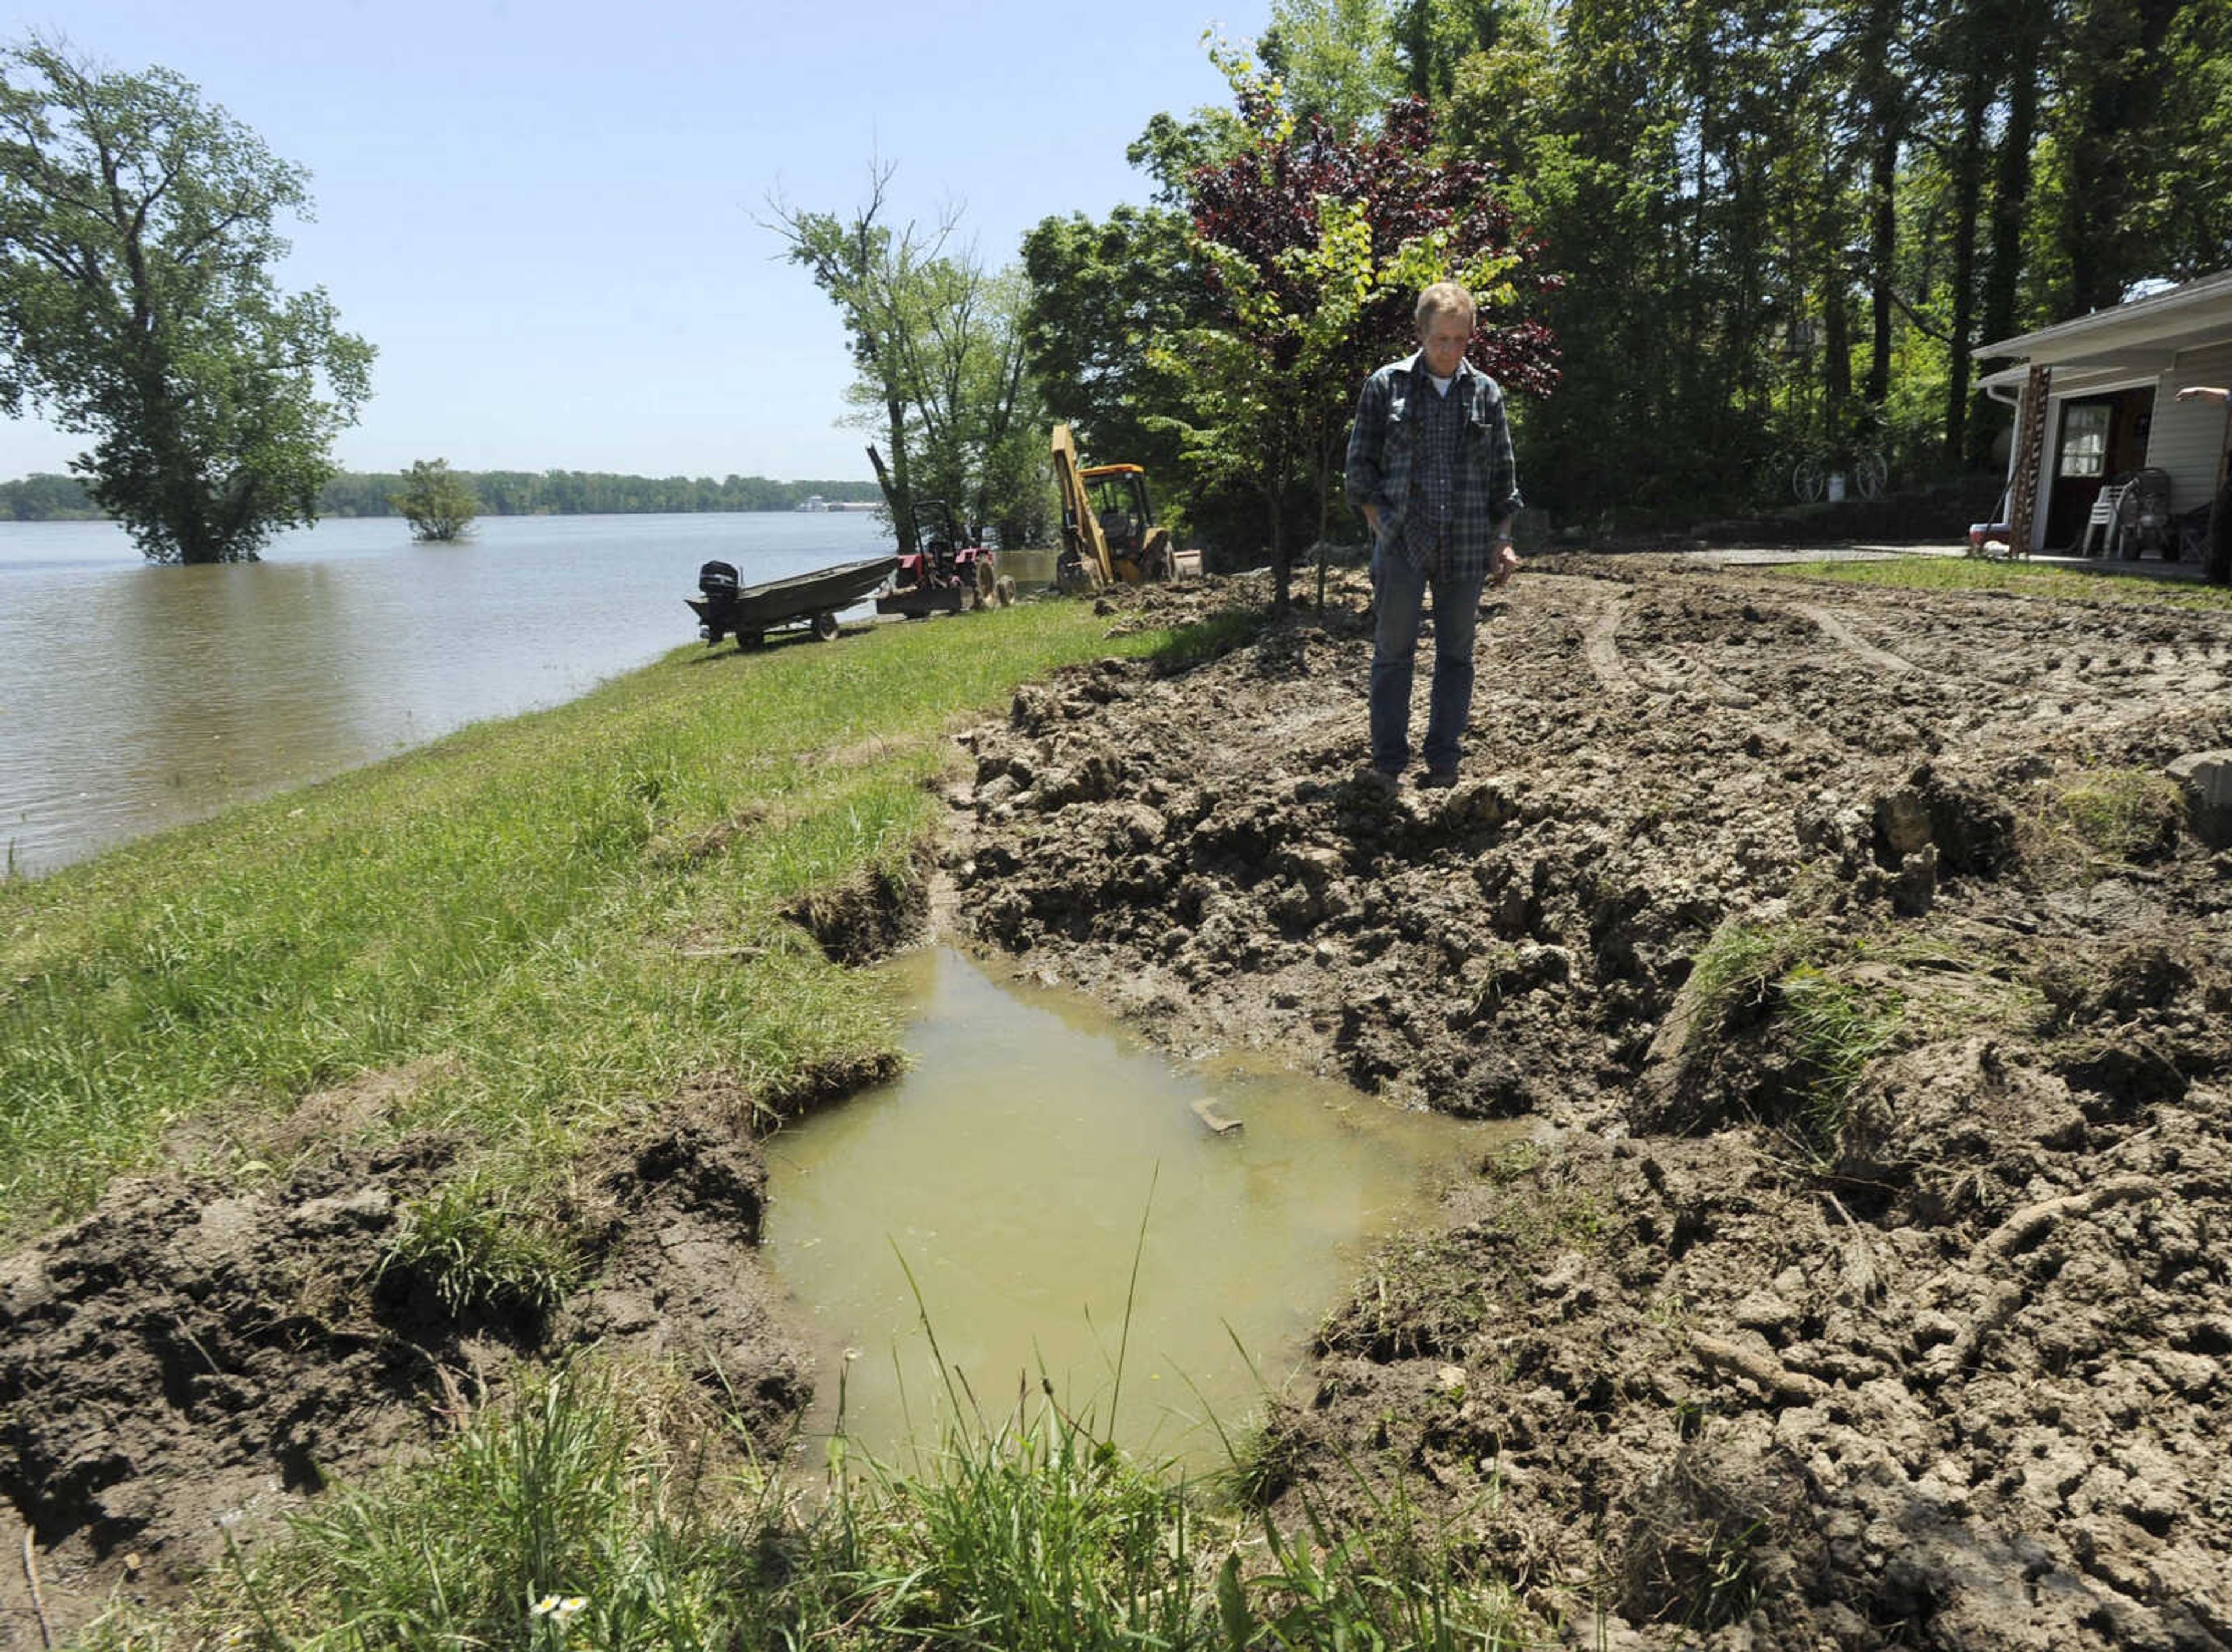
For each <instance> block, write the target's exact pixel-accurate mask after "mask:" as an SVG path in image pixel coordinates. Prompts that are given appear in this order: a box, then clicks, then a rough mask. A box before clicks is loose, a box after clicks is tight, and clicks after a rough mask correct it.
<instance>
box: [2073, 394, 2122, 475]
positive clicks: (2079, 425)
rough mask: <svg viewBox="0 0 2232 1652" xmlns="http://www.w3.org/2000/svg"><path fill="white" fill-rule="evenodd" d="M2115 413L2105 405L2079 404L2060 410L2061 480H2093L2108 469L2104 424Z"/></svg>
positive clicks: (2103, 403)
mask: <svg viewBox="0 0 2232 1652" xmlns="http://www.w3.org/2000/svg"><path fill="white" fill-rule="evenodd" d="M2114 411H2115V410H2114V409H2113V408H2112V407H2111V406H2110V405H2108V404H2107V403H2105V402H2092V403H2089V404H2086V403H2080V404H2074V405H2070V406H2067V407H2065V408H2063V409H2062V410H2061V465H2060V475H2062V476H2101V475H2103V474H2105V472H2106V470H2107V469H2108V420H2109V418H2111V416H2112V414H2113V413H2114Z"/></svg>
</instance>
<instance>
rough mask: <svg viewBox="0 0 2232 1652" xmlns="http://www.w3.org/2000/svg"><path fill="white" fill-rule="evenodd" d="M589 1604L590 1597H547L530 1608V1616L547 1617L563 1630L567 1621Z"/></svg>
mask: <svg viewBox="0 0 2232 1652" xmlns="http://www.w3.org/2000/svg"><path fill="white" fill-rule="evenodd" d="M588 1603H589V1597H587V1595H545V1596H544V1597H542V1599H541V1600H538V1601H536V1602H535V1604H534V1605H533V1606H532V1607H530V1608H529V1616H534V1617H547V1618H548V1619H549V1620H550V1621H551V1622H552V1623H555V1624H557V1625H558V1626H559V1627H560V1628H561V1629H563V1628H564V1627H565V1625H566V1620H567V1619H568V1618H569V1617H572V1616H574V1614H575V1613H577V1612H579V1611H580V1610H581V1609H582V1608H583V1607H584V1606H587V1604H588Z"/></svg>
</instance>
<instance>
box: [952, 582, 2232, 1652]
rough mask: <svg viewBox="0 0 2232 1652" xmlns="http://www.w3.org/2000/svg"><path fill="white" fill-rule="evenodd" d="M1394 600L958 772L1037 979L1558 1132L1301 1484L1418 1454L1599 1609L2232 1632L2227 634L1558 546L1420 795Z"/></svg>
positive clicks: (1418, 1268) (990, 751)
mask: <svg viewBox="0 0 2232 1652" xmlns="http://www.w3.org/2000/svg"><path fill="white" fill-rule="evenodd" d="M1212 600H1213V599H1212V598H1209V597H1204V596H1202V595H1197V594H1193V593H1189V592H1187V591H1185V590H1183V589H1180V590H1175V591H1163V592H1149V593H1142V594H1141V595H1139V596H1138V597H1135V598H1133V599H1131V600H1129V601H1127V602H1122V603H1117V604H1112V606H1111V617H1112V621H1113V624H1114V625H1119V626H1122V625H1134V624H1140V623H1166V622H1167V621H1169V620H1170V619H1174V618H1178V617H1181V616H1183V615H1184V614H1185V613H1186V612H1187V611H1188V610H1189V608H1190V607H1192V606H1204V605H1206V604H1208V603H1210V602H1211V601H1212ZM1364 600H1365V593H1364V592H1363V590H1362V588H1361V587H1360V586H1359V583H1358V582H1357V581H1356V580H1354V579H1353V577H1352V578H1351V579H1350V580H1348V581H1346V583H1344V584H1343V585H1342V586H1340V588H1338V589H1337V590H1336V592H1335V593H1334V599H1333V602H1332V603H1331V604H1329V605H1328V609H1327V612H1326V613H1325V614H1324V615H1323V616H1322V617H1320V616H1318V615H1315V614H1311V613H1301V614H1298V615H1296V616H1294V617H1293V618H1290V619H1287V620H1284V621H1281V622H1280V623H1276V624H1274V625H1269V626H1268V627H1267V628H1265V629H1263V630H1262V631H1261V632H1259V633H1258V634H1256V635H1255V636H1254V637H1253V638H1250V639H1248V640H1245V641H1243V642H1241V643H1239V644H1237V645H1235V646H1232V647H1231V648H1230V650H1229V651H1226V652H1225V653H1223V655H1222V656H1221V657H1220V658H1215V659H1214V660H1211V661H1210V662H1208V663H1205V664H1199V665H1197V666H1195V667H1193V668H1191V669H1187V670H1182V671H1172V670H1170V669H1168V668H1165V669H1163V670H1159V671H1158V669H1157V668H1156V667H1154V666H1152V665H1150V664H1133V663H1126V662H1122V661H1118V660H1114V659H1111V660H1106V661H1104V662H1102V663H1101V664H1099V665H1098V666H1096V667H1093V668H1089V669H1086V670H1082V671H1076V672H1073V673H1071V674H1069V675H1067V676H1066V677H1062V678H1060V679H1058V680H1056V681H1054V682H1052V683H1048V684H1045V685H1043V686H1038V687H1033V688H1029V689H1027V690H1024V691H1023V692H1022V693H1021V694H1019V695H1018V696H1016V698H1015V704H1014V708H1013V711H1012V714H1011V715H1010V716H1009V717H1008V718H1007V719H1006V721H1005V722H1002V723H998V724H996V725H994V726H990V727H987V728H984V729H980V730H978V731H976V733H975V734H973V735H970V736H967V737H966V738H967V743H968V744H969V745H970V747H971V748H972V750H973V755H974V757H975V760H976V773H975V776H974V778H973V781H970V783H967V784H965V785H964V786H961V787H957V788H956V789H955V791H954V793H953V794H952V801H953V802H954V804H955V805H956V808H957V815H958V816H959V818H960V819H961V821H962V823H963V824H962V829H961V830H960V832H958V833H957V846H956V847H955V849H954V850H953V851H952V857H953V859H954V861H955V863H956V866H957V876H958V878H959V880H960V882H961V884H962V885H963V891H962V897H961V906H960V921H961V922H963V923H965V924H966V925H967V926H969V927H970V928H971V929H973V930H974V932H975V933H976V935H977V936H979V937H981V938H982V940H983V941H984V942H986V943H989V944H991V945H993V946H996V947H998V948H1000V949H1004V950H1006V951H1008V952H1009V953H1012V954H1015V955H1019V956H1020V957H1021V959H1022V962H1023V964H1024V967H1026V968H1028V969H1031V970H1033V971H1034V972H1035V973H1037V974H1039V975H1041V977H1045V976H1049V975H1052V976H1058V977H1060V978H1061V979H1064V980H1067V981H1071V982H1074V984H1075V985H1077V986H1078V987H1080V988H1081V989H1083V990H1085V991H1086V992H1087V993H1090V994H1093V995H1094V996H1096V997H1099V998H1101V999H1103V1000H1105V1001H1108V1002H1111V1003H1113V1004H1115V1005H1117V1006H1119V1007H1122V1008H1123V1009H1125V1010H1126V1012H1127V1013H1129V1014H1132V1016H1134V1017H1135V1018H1137V1020H1138V1021H1139V1024H1140V1025H1141V1026H1142V1027H1145V1028H1147V1029H1148V1030H1150V1031H1151V1032H1152V1033H1154V1034H1156V1035H1157V1036H1158V1037H1160V1038H1162V1039H1164V1040H1166V1041H1168V1042H1169V1043H1170V1044H1171V1046H1174V1047H1176V1048H1178V1049H1180V1050H1199V1049H1205V1048H1208V1047H1211V1046H1218V1045H1223V1044H1229V1043H1235V1042H1238V1043H1247V1044H1252V1045H1258V1046H1265V1047H1268V1048H1275V1049H1279V1050H1281V1051H1284V1052H1286V1053H1288V1056H1289V1057H1290V1059H1294V1060H1296V1061H1297V1062H1300V1063H1302V1064H1305V1065H1309V1066H1314V1067H1316V1068H1317V1069H1319V1070H1320V1071H1323V1072H1332V1073H1338V1074H1340V1075H1341V1076H1343V1077H1345V1078H1346V1079H1349V1080H1351V1081H1353V1083H1355V1084H1357V1085H1360V1086H1362V1087H1364V1088H1366V1089H1367V1090H1372V1091H1377V1092H1381V1093H1383V1094H1385V1095H1388V1096H1390V1097H1393V1098H1400V1099H1402V1100H1404V1101H1405V1102H1409V1103H1412V1104H1418V1105H1427V1106H1431V1107H1436V1108H1441V1109H1445V1110H1448V1111H1453V1112H1458V1113H1468V1114H1511V1115H1526V1116H1528V1117H1530V1118H1534V1119H1535V1120H1536V1121H1538V1124H1539V1128H1538V1130H1537V1132H1536V1137H1535V1141H1534V1142H1533V1143H1531V1144H1529V1145H1528V1146H1527V1147H1526V1148H1524V1149H1523V1150H1517V1151H1511V1150H1507V1151H1505V1152H1503V1153H1502V1154H1499V1155H1498V1156H1496V1157H1495V1158H1494V1159H1492V1160H1490V1161H1489V1162H1488V1163H1483V1164H1482V1165H1480V1166H1479V1167H1477V1168H1478V1171H1479V1174H1478V1176H1476V1178H1475V1179H1474V1180H1473V1181H1472V1182H1470V1184H1469V1185H1467V1186H1465V1187H1463V1189H1461V1190H1460V1191H1459V1192H1458V1193H1457V1195H1456V1196H1455V1197H1454V1199H1453V1200H1452V1202H1451V1206H1450V1211H1449V1213H1448V1215H1449V1217H1450V1225H1449V1226H1448V1227H1447V1228H1445V1229H1444V1230H1440V1231H1436V1232H1433V1233H1429V1234H1418V1235H1415V1236H1412V1237H1411V1238H1410V1239H1407V1240H1405V1241H1402V1242H1399V1243H1398V1244H1395V1245H1392V1246H1391V1247H1389V1248H1388V1249H1387V1251H1386V1253H1385V1254H1384V1255H1383V1256H1382V1257H1381V1258H1380V1259H1379V1261H1378V1263H1377V1265H1376V1266H1375V1267H1374V1269H1373V1271H1372V1275H1371V1276H1370V1277H1369V1278H1367V1279H1365V1280H1363V1281H1361V1282H1360V1283H1359V1286H1358V1288H1357V1290H1356V1292H1355V1294H1354V1296H1353V1299H1352V1300H1351V1301H1350V1302H1349V1304H1348V1305H1347V1306H1346V1307H1345V1308H1344V1309H1342V1310H1340V1311H1339V1312H1336V1313H1335V1314H1334V1315H1333V1316H1332V1317H1331V1318H1329V1320H1328V1321H1327V1325H1325V1327H1324V1329H1323V1331H1322V1332H1321V1334H1320V1345H1319V1349H1318V1352H1319V1355H1320V1358H1319V1361H1318V1364H1317V1366H1316V1369H1315V1375H1314V1380H1313V1381H1312V1382H1311V1383H1308V1384H1307V1385H1305V1386H1304V1387H1303V1388H1301V1389H1299V1390H1296V1391H1294V1392H1293V1393H1291V1394H1290V1395H1289V1396H1287V1400H1286V1402H1285V1403H1283V1404H1282V1405H1281V1408H1280V1409H1279V1411H1278V1413H1277V1415H1276V1416H1275V1419H1274V1422H1273V1424H1272V1426H1271V1428H1270V1429H1269V1431H1268V1435H1267V1436H1266V1438H1265V1439H1264V1440H1263V1441H1262V1444H1261V1447H1260V1448H1259V1451H1258V1454H1257V1456H1256V1458H1255V1459H1254V1460H1253V1461H1251V1463H1250V1466H1249V1468H1250V1480H1251V1484H1252V1485H1253V1486H1254V1487H1255V1489H1256V1492H1257V1493H1258V1494H1260V1495H1261V1496H1262V1497H1264V1498H1266V1499H1268V1500H1271V1502H1272V1504H1273V1506H1274V1510H1275V1512H1284V1513H1288V1514H1289V1515H1294V1514H1296V1513H1297V1512H1298V1511H1297V1510H1296V1509H1295V1507H1294V1500H1296V1499H1298V1498H1302V1497H1305V1496H1307V1497H1309V1498H1312V1499H1314V1500H1316V1501H1317V1502H1318V1503H1320V1505H1321V1506H1322V1505H1325V1504H1331V1505H1332V1506H1334V1507H1335V1508H1337V1509H1340V1510H1343V1511H1345V1512H1346V1513H1349V1514H1350V1515H1352V1516H1353V1517H1355V1518H1370V1515H1371V1512H1372V1509H1373V1508H1375V1507H1383V1508H1384V1507H1386V1506H1391V1505H1392V1501H1393V1499H1394V1496H1395V1486H1394V1481H1395V1480H1396V1478H1397V1477H1399V1478H1400V1480H1402V1482H1403V1484H1402V1487H1401V1493H1402V1495H1403V1496H1404V1497H1405V1498H1407V1499H1409V1500H1411V1505H1412V1506H1414V1507H1417V1508H1419V1509H1421V1510H1423V1511H1424V1512H1426V1513H1429V1514H1430V1515H1431V1518H1432V1519H1435V1520H1437V1521H1439V1522H1442V1523H1444V1524H1443V1529H1444V1530H1445V1531H1446V1532H1450V1533H1453V1534H1454V1535H1456V1537H1457V1539H1458V1541H1459V1542H1460V1544H1461V1545H1463V1547H1464V1549H1465V1550H1466V1551H1467V1552H1470V1553H1471V1554H1472V1555H1474V1556H1475V1557H1476V1558H1478V1559H1479V1560H1480V1561H1481V1562H1482V1563H1483V1565H1485V1566H1487V1567H1489V1569H1490V1570H1492V1571H1496V1572H1499V1573H1501V1574H1502V1575H1505V1576H1509V1577H1513V1578H1515V1580H1517V1582H1518V1583H1519V1585H1520V1587H1521V1588H1522V1591H1523V1593H1524V1595H1525V1597H1526V1598H1527V1599H1528V1602H1529V1603H1531V1604H1532V1605H1533V1606H1535V1608H1536V1609H1538V1610H1541V1612H1543V1613H1544V1614H1545V1615H1546V1616H1548V1617H1550V1618H1552V1619H1554V1620H1555V1621H1560V1622H1562V1623H1563V1625H1564V1632H1565V1633H1566V1634H1567V1635H1568V1636H1570V1637H1572V1638H1573V1640H1574V1641H1575V1642H1577V1643H1579V1644H1583V1645H1606V1646H1614V1647H1618V1646H1630V1645H1633V1646H1649V1647H1672V1646H1676V1645H1710V1646H1716V1647H1728V1648H1735V1647H1789V1648H1816V1647H1845V1648H1860V1647H1876V1646H1886V1645H1889V1646H1916V1647H1947V1648H1956V1647H1957V1648H1963V1649H1970V1648H1973V1649H1979V1652H1982V1649H1987V1648H1989V1649H2009V1648H2039V1649H2047V1648H2054V1649H2066V1648H2078V1647H2131V1648H2138V1647H2147V1648H2207V1647H2219V1646H2226V1645H2232V1468H2228V1467H2227V1463H2228V1449H2232V1377H2228V1375H2227V1370H2228V1367H2227V1362H2226V1356H2227V1355H2228V1354H2232V1287H2228V1279H2227V1269H2228V1264H2227V1260H2226V1247H2225V1235H2226V1228H2227V1217H2228V1215H2232V1150H2228V1143H2227V1136H2228V1130H2232V917H2228V913H2232V853H2228V852H2225V851H2224V850H2222V849H2220V848H2215V847H2212V846H2210V845H2209V844H2207V843H2205V842H2203V840H2202V839H2200V838H2198V837H2196V833H2195V831H2194V829H2193V828H2194V822H2193V821H2192V820H2190V819H2189V818H2188V816H2187V813H2186V806H2185V802H2184V800H2183V796H2182V794H2180V792H2179V789H2178V787H2177V785H2176V784H2175V783H2174V782H2172V781H2170V780H2168V779H2166V778H2164V774H2163V770H2164V766H2165V765H2167V764H2168V763H2169V762H2170V761H2172V760H2174V759H2176V758H2177V757H2178V756H2179V755H2182V754H2185V753H2190V752H2195V751H2201V750H2206V749H2210V748H2222V747H2224V746H2226V745H2228V744H2232V627H2228V624H2227V621H2226V619H2225V617H2224V616H2222V615H2216V616H2209V615H2184V614H2177V613H2173V612H2162V611H2154V612H2133V611H2131V610H2127V609H2116V608H2111V607H2107V606H2099V607H2094V606H2072V605H2067V604H2064V605H2058V606H2056V605H2049V604H2047V603H2043V602H2040V601H2035V600H2031V599H2023V598H2020V597H2009V596H2005V595H1974V596H1971V595H1961V594H1951V593H1891V592H1875V591H1871V590H1868V589H1865V588H1862V587H1856V586H1841V585H1830V584H1827V583H1817V582H1806V581H1799V580H1790V579H1784V578H1776V577H1774V576H1770V575H1764V574H1760V573H1736V572H1733V571H1712V570H1707V569H1704V568H1702V567H1697V566H1695V565H1684V564H1683V563H1681V562H1678V561H1674V560H1664V559H1646V558H1632V559H1621V560H1613V559H1604V560H1574V561H1573V562H1570V563H1567V564H1565V565H1563V566H1560V565H1558V564H1557V563H1555V562H1551V563H1547V564H1537V565H1535V566H1534V567H1530V569H1529V570H1528V573H1526V574H1525V575H1524V576H1523V577H1522V578H1521V579H1520V580H1517V581H1515V583H1514V584H1513V585H1512V586H1510V587H1509V589H1508V590H1507V591H1506V592H1503V593H1490V597H1489V599H1488V601H1487V602H1486V603H1485V604H1484V614H1483V626H1482V632H1481V634H1482V638H1483V643H1482V649H1481V673H1480V685H1479V691H1478V694H1477V696H1476V707H1475V716H1474V731H1473V735H1472V737H1471V740H1470V746H1469V748H1468V751H1467V754H1466V757H1465V764H1464V773H1463V779H1462V781H1461V782H1460V783H1459V784H1458V785H1457V787H1453V788H1451V789H1449V790H1445V791H1430V790H1418V789H1416V788H1414V787H1409V786H1406V787H1405V788H1403V789H1402V790H1400V791H1398V793H1396V794H1393V795H1392V796H1390V795H1388V794H1385V792H1383V791H1381V790H1379V789H1378V788H1375V787H1372V786H1371V785H1369V784H1366V783H1364V782H1363V781H1360V780H1359V774H1358V770H1359V765H1360V763H1361V761H1362V759H1363V757H1364V755H1365V752H1366V738H1365V724H1364V688H1365V679H1366V668H1367V664H1368V655H1369V642H1368V638H1367V636H1366V630H1365V625H1364V621H1363V619H1362V617H1361V610H1362V607H1363V605H1364ZM1423 675H1424V674H1423V672H1422V674H1421V677H1422V681H1421V683H1420V703H1419V706H1418V718H1419V721H1420V724H1421V726H1422V725H1423V718H1424V699H1423V695H1424V683H1423ZM1415 733H1416V730H1415V729H1414V737H1415ZM1359 1469H1362V1470H1364V1471H1365V1472H1364V1473H1363V1474H1362V1475H1361V1476H1359ZM1592 1603H1603V1604H1604V1605H1605V1606H1606V1607H1607V1608H1608V1609H1609V1610H1608V1612H1607V1614H1606V1616H1604V1617H1603V1618H1601V1619H1599V1618H1597V1617H1595V1616H1593V1615H1592V1614H1591V1612H1590V1610H1589V1607H1590V1605H1591V1604H1592Z"/></svg>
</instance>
